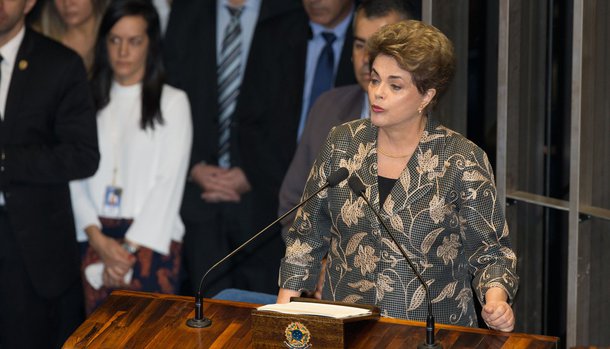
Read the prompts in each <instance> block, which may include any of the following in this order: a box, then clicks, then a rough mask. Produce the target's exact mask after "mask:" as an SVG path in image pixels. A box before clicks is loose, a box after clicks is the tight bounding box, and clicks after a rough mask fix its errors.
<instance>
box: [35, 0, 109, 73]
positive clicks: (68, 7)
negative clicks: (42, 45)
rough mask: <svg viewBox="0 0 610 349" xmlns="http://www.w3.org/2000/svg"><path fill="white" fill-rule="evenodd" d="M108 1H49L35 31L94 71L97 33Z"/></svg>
mask: <svg viewBox="0 0 610 349" xmlns="http://www.w3.org/2000/svg"><path fill="white" fill-rule="evenodd" d="M107 2H108V0H46V1H45V2H44V3H43V4H42V8H41V9H40V13H39V14H38V19H37V21H36V22H35V23H34V24H33V27H34V29H36V30H38V31H39V32H41V33H42V34H44V35H46V36H48V37H50V38H52V39H54V40H57V41H59V42H61V43H62V44H64V45H66V46H68V47H69V48H71V49H73V50H74V51H76V52H77V53H78V54H79V55H80V56H81V57H82V58H83V62H84V63H85V67H86V68H87V71H88V72H90V71H91V66H92V65H93V56H94V44H95V39H96V37H97V30H98V26H99V23H100V19H101V17H102V14H103V13H104V9H105V8H106V4H107Z"/></svg>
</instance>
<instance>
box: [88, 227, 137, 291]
mask: <svg viewBox="0 0 610 349" xmlns="http://www.w3.org/2000/svg"><path fill="white" fill-rule="evenodd" d="M85 231H86V232H87V235H88V236H89V244H90V245H91V247H93V249H94V250H95V252H97V254H98V255H99V256H100V259H101V260H102V262H103V263H104V274H103V279H104V285H106V286H110V287H119V286H126V284H125V282H124V281H123V279H124V277H125V274H127V272H128V271H129V269H131V268H132V267H133V265H134V263H135V262H136V258H135V256H133V255H132V254H130V253H129V252H127V251H125V249H124V248H123V247H122V246H121V244H119V243H118V242H117V241H116V240H114V239H112V238H109V237H107V236H105V235H104V234H103V233H102V232H101V230H100V229H99V228H98V227H96V226H89V227H87V229H85Z"/></svg>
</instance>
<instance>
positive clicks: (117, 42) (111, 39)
mask: <svg viewBox="0 0 610 349" xmlns="http://www.w3.org/2000/svg"><path fill="white" fill-rule="evenodd" d="M146 28H147V24H146V21H145V20H144V18H143V17H142V16H125V17H123V18H121V19H119V20H118V21H117V22H116V24H115V25H114V26H113V27H112V29H110V32H109V33H108V37H107V41H106V45H107V47H108V59H109V60H110V66H111V67H112V72H113V74H114V79H115V80H116V81H117V82H118V83H119V84H121V85H126V86H127V85H133V84H137V83H139V82H140V81H142V79H143V78H144V72H145V71H146V56H147V54H148V34H146Z"/></svg>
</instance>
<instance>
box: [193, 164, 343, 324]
mask: <svg viewBox="0 0 610 349" xmlns="http://www.w3.org/2000/svg"><path fill="white" fill-rule="evenodd" d="M347 176H349V171H348V170H347V168H345V167H341V168H340V169H338V170H337V171H335V172H333V173H331V174H330V176H328V178H327V179H326V183H324V185H323V186H322V187H320V189H318V190H316V192H315V193H313V194H311V195H309V196H308V197H307V198H305V200H303V201H301V202H300V203H299V204H298V205H296V206H295V207H293V208H292V209H290V211H288V212H286V213H284V214H283V215H282V216H280V217H279V218H278V219H276V220H274V221H273V222H271V224H269V225H268V226H266V227H264V228H263V229H262V230H261V231H259V232H258V233H256V234H255V235H254V236H252V237H251V238H250V239H248V241H246V242H244V243H243V244H241V245H240V246H239V247H237V248H236V249H235V250H233V251H232V252H231V253H229V254H228V255H226V256H225V257H224V258H222V259H221V260H219V261H218V262H216V264H214V265H213V266H212V267H211V268H210V269H208V271H206V272H205V274H203V277H202V278H201V281H200V282H199V289H198V290H197V295H196V296H195V317H193V318H190V319H188V320H187V321H186V325H187V326H189V327H193V328H204V327H209V326H210V325H212V320H211V319H209V318H207V317H205V315H204V314H203V295H202V294H201V286H202V285H203V280H204V279H205V277H206V276H207V275H208V274H209V273H210V271H212V270H214V269H215V268H216V267H217V266H219V265H220V264H222V263H223V262H224V261H226V260H227V259H229V258H231V257H232V256H233V255H234V254H236V253H237V252H239V251H241V249H242V248H244V247H246V246H247V245H248V244H249V243H250V242H252V241H253V240H256V238H258V237H259V236H260V235H261V234H263V233H264V232H266V231H267V230H269V228H271V227H272V226H273V225H275V224H276V223H277V222H279V221H281V220H282V219H284V218H286V216H288V215H289V214H291V213H292V212H294V211H295V210H296V209H298V208H299V207H301V206H303V205H305V203H307V202H308V201H309V200H311V199H312V198H313V197H315V196H316V195H318V194H319V193H320V192H321V191H322V190H324V189H326V188H328V187H334V186H336V185H337V184H339V183H341V182H343V181H344V180H345V179H346V178H347Z"/></svg>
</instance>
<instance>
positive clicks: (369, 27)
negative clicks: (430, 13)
mask: <svg viewBox="0 0 610 349" xmlns="http://www.w3.org/2000/svg"><path fill="white" fill-rule="evenodd" d="M410 18H414V17H413V9H412V8H411V7H410V4H409V3H408V2H407V1H405V0H364V1H362V3H361V4H360V5H359V6H358V9H357V11H356V18H355V19H354V23H353V31H354V33H353V35H354V44H353V47H352V50H351V55H352V63H353V70H354V74H355V76H356V79H357V80H358V84H353V85H348V86H342V87H337V88H335V89H332V90H330V91H328V92H326V93H324V94H322V95H321V96H320V97H319V98H318V100H317V101H316V102H315V104H314V105H313V107H312V109H311V111H310V113H309V116H308V118H307V124H306V126H305V130H304V131H303V135H302V137H301V141H300V142H299V145H298V147H297V150H296V153H295V155H294V158H293V159H292V162H291V163H290V167H289V168H288V171H287V172H286V176H285V177H284V181H283V182H282V187H281V189H280V194H279V202H280V205H279V214H280V215H281V214H283V213H284V212H286V211H288V210H289V209H290V208H292V207H293V206H294V205H296V204H298V203H299V201H300V198H301V194H302V193H303V188H304V187H305V182H306V181H307V177H308V176H309V169H310V168H311V166H312V165H313V162H314V160H315V159H316V157H317V156H318V152H319V151H320V148H322V145H323V144H324V141H325V140H326V136H327V134H328V132H329V131H330V129H331V128H332V127H333V126H337V125H340V124H342V123H344V122H347V121H351V120H355V119H358V118H365V117H368V116H369V104H368V97H367V93H366V91H367V87H368V84H369V79H370V71H369V60H368V55H367V54H366V52H365V44H366V40H367V39H368V38H369V37H370V36H372V35H373V34H374V33H375V32H376V31H377V30H378V29H379V28H381V27H382V26H384V25H386V24H391V23H396V22H398V21H401V20H404V19H410ZM293 219H294V215H292V217H288V218H286V219H285V220H284V221H283V222H282V224H283V227H284V229H285V230H286V229H288V228H289V227H290V225H291V224H292V220H293Z"/></svg>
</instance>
